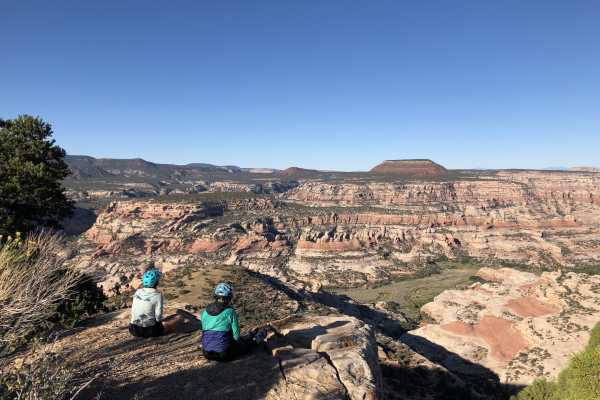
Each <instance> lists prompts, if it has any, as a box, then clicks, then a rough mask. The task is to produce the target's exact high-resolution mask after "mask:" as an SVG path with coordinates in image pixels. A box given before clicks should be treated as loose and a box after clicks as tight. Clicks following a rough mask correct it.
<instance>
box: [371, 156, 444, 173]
mask: <svg viewBox="0 0 600 400" xmlns="http://www.w3.org/2000/svg"><path fill="white" fill-rule="evenodd" d="M371 172H386V173H396V174H415V176H418V177H425V176H436V175H444V174H449V173H450V171H448V170H447V169H446V168H444V167H442V166H441V165H439V164H436V163H434V162H433V161H431V160H425V159H423V160H385V161H384V162H382V163H381V164H379V165H378V166H376V167H374V168H373V169H371Z"/></svg>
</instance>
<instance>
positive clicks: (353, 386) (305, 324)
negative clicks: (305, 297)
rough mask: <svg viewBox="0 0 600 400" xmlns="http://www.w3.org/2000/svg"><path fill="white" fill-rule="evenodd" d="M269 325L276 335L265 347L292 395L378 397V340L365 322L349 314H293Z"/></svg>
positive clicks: (365, 399)
mask: <svg viewBox="0 0 600 400" xmlns="http://www.w3.org/2000/svg"><path fill="white" fill-rule="evenodd" d="M270 326H271V327H272V329H273V330H274V331H275V333H276V335H277V338H272V339H269V340H268V341H267V347H268V348H269V349H270V351H271V353H272V354H273V355H274V356H275V357H277V358H279V360H280V364H281V369H282V373H283V375H284V376H285V379H286V382H287V383H288V387H289V388H290V389H291V391H292V392H293V393H294V394H295V395H296V398H298V399H323V398H341V399H343V398H348V399H351V400H379V399H381V394H382V392H383V388H382V376H381V370H380V368H379V363H378V349H377V342H376V340H375V335H374V331H373V328H371V327H370V326H369V325H366V324H365V323H363V322H362V321H360V320H358V319H356V318H353V317H321V316H316V315H311V314H296V315H292V316H290V317H288V318H286V319H284V320H281V321H276V322H273V323H271V324H270ZM332 393H335V395H333V396H331V394H332ZM330 396H331V397H330ZM344 396H347V397H344Z"/></svg>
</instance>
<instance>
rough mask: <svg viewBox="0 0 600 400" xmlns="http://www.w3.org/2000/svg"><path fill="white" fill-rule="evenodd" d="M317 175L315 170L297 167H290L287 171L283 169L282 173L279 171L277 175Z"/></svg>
mask: <svg viewBox="0 0 600 400" xmlns="http://www.w3.org/2000/svg"><path fill="white" fill-rule="evenodd" d="M317 173H319V171H317V170H316V169H304V168H298V167H291V168H288V169H284V170H283V171H279V172H278V173H277V175H284V176H306V175H315V174H317Z"/></svg>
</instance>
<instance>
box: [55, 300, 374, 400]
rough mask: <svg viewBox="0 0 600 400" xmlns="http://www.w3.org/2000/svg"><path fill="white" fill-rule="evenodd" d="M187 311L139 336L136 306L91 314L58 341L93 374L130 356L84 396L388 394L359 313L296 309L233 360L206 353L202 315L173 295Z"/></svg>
mask: <svg viewBox="0 0 600 400" xmlns="http://www.w3.org/2000/svg"><path fill="white" fill-rule="evenodd" d="M175 312H178V313H180V314H181V315H183V316H184V321H183V323H182V324H181V325H180V326H179V329H178V330H177V331H176V332H175V333H173V334H167V335H165V336H163V337H160V338H152V339H141V338H134V337H132V336H131V335H130V334H129V332H128V330H127V328H128V326H129V321H130V318H131V314H130V309H124V310H119V311H114V312H111V313H108V314H102V315H99V316H97V317H94V318H89V319H87V320H85V321H83V323H80V324H79V326H78V328H77V329H76V330H74V331H71V332H69V333H68V334H66V335H64V336H63V337H62V338H61V339H60V340H59V341H58V343H57V347H56V353H57V354H59V357H66V360H67V362H68V363H70V365H72V366H73V368H74V370H76V371H80V372H81V371H83V370H84V369H85V370H86V371H87V373H86V375H87V374H89V375H90V376H92V375H94V374H95V373H96V372H98V371H100V370H101V369H103V368H104V367H105V366H106V365H107V363H109V362H110V361H111V360H115V359H116V360H119V359H122V358H123V357H131V358H130V359H129V360H128V361H127V362H126V363H124V364H123V365H122V366H120V367H119V368H117V369H115V370H112V371H111V372H110V374H109V375H108V376H107V377H106V380H105V382H104V383H102V382H100V381H98V382H95V383H92V384H91V385H90V386H89V387H88V388H87V389H86V390H85V391H84V392H82V395H81V398H82V399H94V398H96V397H97V396H98V394H99V393H100V391H102V398H107V399H137V400H154V399H156V400H159V399H160V400H164V399H181V398H190V399H205V398H206V399H211V398H215V399H216V398H227V399H230V400H233V399H244V400H254V399H256V400H258V399H268V400H284V399H286V400H294V399H296V400H309V399H340V400H344V399H352V400H354V399H364V400H368V399H382V396H381V393H382V378H381V370H380V368H379V365H378V363H377V351H378V349H377V343H376V340H375V335H374V332H373V330H372V328H371V327H370V326H369V325H366V324H364V323H363V322H361V321H360V320H358V319H356V318H353V317H322V316H316V315H312V314H299V315H294V316H291V317H289V318H286V319H284V320H280V321H275V322H273V323H272V329H270V332H269V337H268V339H267V340H266V341H265V342H263V343H264V344H261V345H260V346H259V347H258V348H257V349H256V350H255V351H254V352H253V353H251V354H248V355H244V356H241V357H240V358H238V359H237V360H235V361H233V362H228V363H218V362H215V361H208V360H206V359H205V358H204V357H203V356H202V349H201V339H202V323H201V321H200V320H199V315H198V314H197V313H195V312H194V311H193V309H192V308H191V307H190V306H189V305H188V304H185V303H176V302H167V303H166V305H165V310H164V315H165V316H166V315H170V314H173V313H175Z"/></svg>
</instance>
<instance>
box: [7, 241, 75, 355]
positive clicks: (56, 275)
mask: <svg viewBox="0 0 600 400" xmlns="http://www.w3.org/2000/svg"><path fill="white" fill-rule="evenodd" d="M0 240H1V237H0ZM60 251H61V238H60V236H58V235H55V234H52V233H42V234H30V235H28V236H27V238H26V239H25V240H22V239H21V238H20V237H19V236H17V237H16V238H11V237H9V238H8V239H7V240H6V241H5V242H4V243H3V244H1V245H0V347H2V345H3V344H4V345H5V344H6V343H7V342H10V341H14V340H17V339H19V338H21V337H23V336H24V335H25V334H26V333H27V332H28V331H30V330H31V329H33V328H34V327H37V326H39V325H41V324H42V323H43V322H44V320H45V318H46V317H47V315H48V313H49V312H51V311H53V310H55V309H56V306H57V305H58V304H60V303H61V302H63V301H65V300H66V299H67V298H69V297H70V296H71V295H72V293H73V290H72V288H73V287H74V286H75V285H76V283H77V282H78V279H80V277H79V275H78V274H77V273H76V271H75V269H74V268H72V267H66V266H65V265H64V261H65V255H64V254H61V252H60Z"/></svg>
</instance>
